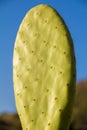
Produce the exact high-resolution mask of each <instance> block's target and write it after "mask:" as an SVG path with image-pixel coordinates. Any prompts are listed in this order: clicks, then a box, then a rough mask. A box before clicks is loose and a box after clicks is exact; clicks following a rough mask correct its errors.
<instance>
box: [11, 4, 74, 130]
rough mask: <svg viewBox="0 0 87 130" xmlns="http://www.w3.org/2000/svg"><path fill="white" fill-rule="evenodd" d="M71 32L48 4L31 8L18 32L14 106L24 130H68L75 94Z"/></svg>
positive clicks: (15, 50)
mask: <svg viewBox="0 0 87 130" xmlns="http://www.w3.org/2000/svg"><path fill="white" fill-rule="evenodd" d="M75 75H76V72H75V56H74V48H73V42H72V39H71V36H70V33H69V31H68V29H67V27H66V25H65V23H64V21H63V19H62V18H61V17H60V15H59V14H58V13H57V12H56V11H55V10H54V9H53V8H52V7H50V6H48V5H45V4H41V5H38V6H36V7H34V8H32V9H31V10H30V11H29V12H28V13H27V14H26V16H25V18H24V19H23V21H22V23H21V25H20V28H19V31H18V33H17V37H16V41H15V46H14V56H13V80H14V92H15V100H16V107H17V110H18V114H19V117H20V120H21V123H22V127H23V130H68V129H69V124H70V117H71V112H72V108H73V102H74V95H75V82H76V77H75Z"/></svg>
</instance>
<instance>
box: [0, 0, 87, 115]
mask: <svg viewBox="0 0 87 130" xmlns="http://www.w3.org/2000/svg"><path fill="white" fill-rule="evenodd" d="M41 3H45V4H49V5H51V6H52V7H54V8H55V9H56V10H57V11H58V12H59V13H60V15H61V16H62V17H63V19H64V20H65V22H66V24H67V26H68V28H69V30H70V32H71V35H72V38H73V41H74V48H75V55H76V62H77V64H76V67H77V81H79V80H83V79H86V78H87V70H86V67H87V57H86V56H87V0H31V1H30V0H0V113H3V112H16V107H15V100H14V91H13V79H12V58H13V48H14V42H15V38H16V33H17V30H18V27H19V25H20V23H21V21H22V19H23V17H24V16H25V14H26V13H27V11H28V10H29V9H30V8H32V7H33V6H35V5H38V4H41Z"/></svg>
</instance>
